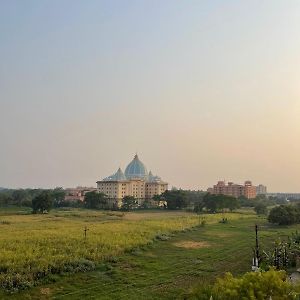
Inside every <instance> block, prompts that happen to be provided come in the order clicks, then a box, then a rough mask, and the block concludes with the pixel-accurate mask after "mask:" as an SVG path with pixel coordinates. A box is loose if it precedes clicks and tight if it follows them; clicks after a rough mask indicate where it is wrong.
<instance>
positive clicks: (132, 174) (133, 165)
mask: <svg viewBox="0 0 300 300" xmlns="http://www.w3.org/2000/svg"><path fill="white" fill-rule="evenodd" d="M125 176H126V178H127V179H131V178H139V179H144V180H146V179H148V172H147V168H146V166H145V165H144V164H143V163H142V162H141V161H140V160H139V158H138V156H137V154H136V155H135V156H134V159H133V160H132V161H131V162H130V163H129V165H128V166H127V168H126V170H125Z"/></svg>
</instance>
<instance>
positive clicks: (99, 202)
mask: <svg viewBox="0 0 300 300" xmlns="http://www.w3.org/2000/svg"><path fill="white" fill-rule="evenodd" d="M83 202H84V207H86V208H90V209H103V208H106V205H107V197H106V195H105V194H103V193H98V192H95V191H93V192H87V193H86V194H85V196H84V201H83Z"/></svg>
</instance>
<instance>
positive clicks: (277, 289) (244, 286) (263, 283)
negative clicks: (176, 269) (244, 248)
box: [188, 269, 300, 300]
mask: <svg viewBox="0 0 300 300" xmlns="http://www.w3.org/2000/svg"><path fill="white" fill-rule="evenodd" d="M299 291H300V289H299V286H296V285H293V284H292V283H291V282H289V281H288V280H287V274H286V272H285V271H275V270H273V269H271V270H269V271H267V272H248V273H245V274H244V275H243V276H241V277H233V275H232V274H231V273H226V274H225V276H224V277H223V278H218V279H217V282H216V283H215V284H214V285H213V286H212V287H210V288H209V287H206V288H199V290H196V291H194V292H193V293H192V295H191V296H190V297H188V298H190V299H203V300H204V299H207V300H208V299H212V300H241V299H253V300H266V299H272V300H292V299H297V295H299Z"/></svg>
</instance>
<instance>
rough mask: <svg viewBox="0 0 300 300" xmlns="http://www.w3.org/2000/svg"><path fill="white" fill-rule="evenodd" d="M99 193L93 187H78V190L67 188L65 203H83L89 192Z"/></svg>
mask: <svg viewBox="0 0 300 300" xmlns="http://www.w3.org/2000/svg"><path fill="white" fill-rule="evenodd" d="M92 191H97V189H96V188H93V187H81V186H78V187H76V188H67V189H65V192H66V195H65V201H83V200H84V195H85V194H86V193H87V192H92Z"/></svg>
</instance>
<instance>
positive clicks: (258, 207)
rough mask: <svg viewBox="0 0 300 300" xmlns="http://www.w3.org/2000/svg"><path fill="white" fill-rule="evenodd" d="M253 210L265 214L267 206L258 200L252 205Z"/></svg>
mask: <svg viewBox="0 0 300 300" xmlns="http://www.w3.org/2000/svg"><path fill="white" fill-rule="evenodd" d="M254 211H255V212H256V213H257V214H258V215H266V214H267V213H268V209H267V206H266V205H265V204H264V203H262V202H259V203H257V204H256V205H255V206H254Z"/></svg>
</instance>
